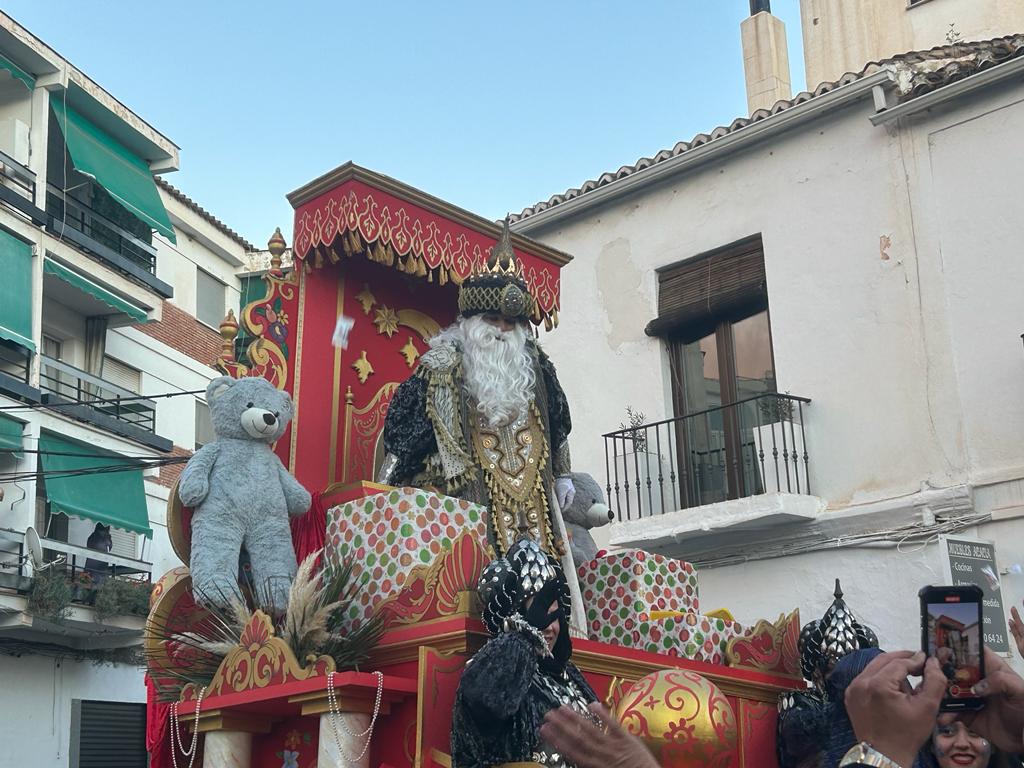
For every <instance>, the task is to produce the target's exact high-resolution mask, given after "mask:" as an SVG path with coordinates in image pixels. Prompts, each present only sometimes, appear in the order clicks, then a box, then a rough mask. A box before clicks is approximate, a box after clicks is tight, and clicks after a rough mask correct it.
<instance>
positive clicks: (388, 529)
mask: <svg viewBox="0 0 1024 768" xmlns="http://www.w3.org/2000/svg"><path fill="white" fill-rule="evenodd" d="M465 530H474V531H476V533H477V534H478V535H479V536H480V540H481V541H486V538H487V531H486V528H485V523H484V507H481V506H478V505H476V504H470V503H469V502H468V501H464V500H462V499H453V498H451V497H449V496H440V495H438V494H435V493H430V492H428V491H421V490H419V489H416V488H396V489H394V490H392V491H388V492H386V493H378V494H374V495H373V496H366V497H364V498H362V499H356V500H355V501H350V502H348V503H346V504H341V505H339V506H337V507H332V508H331V509H329V510H328V511H327V536H326V539H325V542H326V544H325V549H324V556H325V558H326V567H327V568H336V567H338V566H339V565H340V564H341V563H342V562H343V561H344V560H346V559H348V558H351V559H352V560H353V561H354V563H355V572H354V575H355V577H356V578H357V579H358V580H360V581H362V580H363V579H365V583H364V586H363V587H362V588H361V589H360V590H359V597H358V598H357V600H356V601H355V603H353V605H352V607H351V608H350V609H349V610H350V613H349V617H350V618H353V619H358V618H364V619H365V618H368V617H370V616H371V615H373V611H374V609H375V608H376V607H377V606H378V605H379V604H380V603H381V602H383V601H384V600H385V599H386V598H388V597H391V596H392V595H393V594H396V593H397V592H400V591H401V589H402V586H403V585H404V584H405V581H406V579H407V578H409V574H410V573H411V572H412V570H413V568H415V567H417V566H420V565H429V564H430V563H433V562H434V559H435V558H436V557H437V556H438V555H439V554H440V553H441V552H442V551H444V550H448V549H451V547H452V542H453V541H454V540H455V539H456V538H457V537H458V535H459V534H460V533H462V532H463V531H465Z"/></svg>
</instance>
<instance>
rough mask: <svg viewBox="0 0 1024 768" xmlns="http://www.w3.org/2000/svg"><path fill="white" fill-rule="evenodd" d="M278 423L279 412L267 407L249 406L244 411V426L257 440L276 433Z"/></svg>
mask: <svg viewBox="0 0 1024 768" xmlns="http://www.w3.org/2000/svg"><path fill="white" fill-rule="evenodd" d="M278 424H279V421H278V417H277V414H275V413H274V412H273V411H268V410H266V409H265V408H247V409H245V410H244V411H243V412H242V428H243V429H244V430H245V431H246V433H247V434H248V435H249V437H254V438H256V439H257V440H258V439H260V438H266V437H268V436H271V435H274V434H275V433H276V431H277V427H278Z"/></svg>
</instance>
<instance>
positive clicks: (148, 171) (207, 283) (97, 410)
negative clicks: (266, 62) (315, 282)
mask: <svg viewBox="0 0 1024 768" xmlns="http://www.w3.org/2000/svg"><path fill="white" fill-rule="evenodd" d="M177 167H178V147H176V146H175V145H174V143H173V142H172V141H171V140H170V139H168V138H167V137H165V136H163V135H162V134H161V133H160V132H159V131H157V130H156V129H155V128H153V127H152V126H150V125H149V124H148V123H146V122H145V120H144V119H143V118H142V117H140V116H139V115H136V114H135V113H134V112H132V111H131V109H129V108H128V107H127V106H125V105H124V104H122V103H120V102H119V101H117V99H116V98H115V97H114V96H113V95H111V94H109V93H108V92H106V91H105V90H104V89H103V88H102V87H101V86H100V85H99V84H97V83H96V82H94V81H93V80H91V79H90V78H89V77H88V76H87V75H86V74H84V73H83V72H82V71H80V70H79V69H77V68H76V67H74V66H73V65H72V64H71V63H69V62H68V61H66V60H65V59H63V58H62V57H61V56H60V55H59V54H57V53H56V52H55V51H53V50H52V49H51V48H49V47H48V46H47V45H46V44H45V43H44V42H43V41H41V40H40V39H39V38H37V37H35V36H34V35H32V34H31V33H30V32H29V31H27V30H25V29H24V28H22V27H20V26H19V25H18V24H17V23H16V22H14V21H13V20H12V19H10V18H9V17H7V16H6V15H3V14H0V270H2V280H0V493H2V498H0V563H2V567H0V680H3V683H4V684H3V686H2V690H0V708H2V709H3V710H4V712H5V715H4V717H2V718H0V743H2V744H3V745H4V756H3V759H2V760H0V762H3V763H4V764H10V765H16V764H28V765H38V766H71V767H72V768H76V767H78V768H86V767H87V766H107V765H111V764H114V762H116V761H121V762H117V764H145V763H144V762H136V763H133V762H132V761H135V760H143V761H144V760H145V747H144V741H143V740H144V730H143V729H144V725H145V700H146V688H145V686H144V681H143V671H142V670H141V669H140V668H139V667H138V666H137V665H135V664H131V663H114V662H111V661H110V659H124V658H127V655H126V654H125V649H131V648H136V649H137V648H138V647H139V645H140V643H141V636H142V628H143V624H144V615H140V614H143V613H144V610H145V606H144V605H141V606H140V605H139V604H138V600H136V604H135V605H134V607H133V608H132V609H130V610H124V611H121V612H120V613H118V614H115V615H112V616H111V615H107V613H108V612H109V611H108V610H104V611H101V610H100V608H99V607H97V606H99V605H100V604H101V601H100V600H99V598H98V597H97V595H98V592H97V591H96V587H97V586H98V585H100V586H101V585H103V584H107V583H109V582H110V581H111V580H112V579H113V576H114V575H116V576H117V579H118V580H123V581H124V582H125V583H126V584H128V583H129V582H130V581H131V580H135V581H137V582H139V583H148V582H149V581H150V579H153V580H155V579H158V578H159V577H160V576H161V575H162V574H163V573H164V572H166V571H167V570H169V569H170V568H172V567H175V566H176V565H179V563H178V561H177V559H176V557H175V556H174V554H173V552H172V550H171V547H170V544H169V541H168V537H167V532H166V527H165V509H166V505H167V498H168V494H169V491H170V486H171V485H172V484H173V482H174V479H175V478H176V477H177V474H178V473H179V472H180V470H181V468H182V464H181V463H180V462H181V461H183V460H184V459H185V458H186V457H187V456H188V455H190V453H191V451H192V450H194V449H195V448H196V446H197V445H199V444H201V443H202V442H204V441H207V440H209V439H211V436H212V435H211V427H210V423H209V414H208V412H207V411H206V409H205V404H204V403H203V390H204V389H205V387H206V384H207V382H208V381H209V380H210V379H211V378H212V377H213V376H215V375H216V372H215V371H214V369H213V368H212V367H211V366H212V364H213V362H214V361H215V360H216V358H217V356H218V354H219V352H220V350H221V337H220V334H219V333H218V331H217V326H218V325H219V324H220V322H221V320H222V319H223V318H224V316H225V314H226V312H227V310H228V308H229V307H238V302H239V291H240V281H239V276H238V273H239V272H240V271H242V270H244V269H247V268H248V267H247V264H248V261H247V254H248V252H250V251H253V250H254V248H253V247H252V246H251V245H250V244H249V243H248V242H246V241H245V239H243V238H242V237H241V236H240V235H238V234H237V233H235V232H233V231H232V230H230V229H229V228H228V227H227V226H225V225H224V224H223V223H221V222H220V221H218V220H217V219H216V218H215V217H213V216H212V215H211V214H209V213H208V212H206V211H204V210H203V209H202V208H201V207H199V206H198V205H197V204H196V203H195V202H193V201H192V200H190V199H189V198H188V197H186V196H185V195H184V194H182V193H181V192H179V191H178V190H176V189H175V188H174V187H172V186H171V185H170V184H168V183H167V182H166V181H164V180H163V179H160V178H157V177H155V176H154V174H165V173H169V172H171V171H174V170H175V169H177ZM190 393H191V394H190ZM168 460H172V461H177V462H178V463H169V462H168ZM111 469H114V470H117V471H107V470H111ZM97 523H102V524H107V525H109V526H110V534H111V539H112V549H111V551H110V552H109V553H102V552H100V553H98V552H96V551H94V550H90V549H89V548H88V546H87V544H88V541H89V537H90V534H92V533H93V532H94V530H95V529H96V525H97ZM29 529H33V530H34V531H35V532H36V534H37V536H38V538H39V540H40V548H41V550H42V552H41V562H33V561H35V560H37V559H38V554H39V553H36V554H34V553H33V552H32V551H31V550H32V547H31V537H32V535H31V534H28V535H26V532H27V531H28V530H29ZM90 559H91V560H92V562H91V563H89V562H87V561H88V560H90ZM83 571H85V573H86V575H84V576H83ZM48 580H49V581H48ZM44 582H45V583H48V584H56V587H55V589H56V591H57V593H59V592H60V584H61V583H65V584H70V587H71V589H72V597H73V602H72V603H71V604H70V605H69V606H68V607H67V608H66V609H64V610H63V613H64V615H63V616H55V615H54V614H53V613H52V612H51V611H50V610H49V608H48V607H47V606H51V607H52V603H44V602H40V600H42V598H41V597H40V596H41V595H43V591H42V590H39V591H36V589H37V587H38V586H39V585H40V584H42V583H44ZM58 582H59V583H58ZM130 586H131V585H130V584H129V587H130ZM101 588H102V586H101ZM132 594H137V593H132ZM33 595H35V597H33ZM66 597H67V595H66V594H65V595H64V598H60V597H59V595H58V597H57V598H53V599H55V600H58V603H60V600H63V599H65V598H66ZM142 599H143V600H144V592H143V598H142ZM103 659H105V660H107V661H106V663H103V664H97V662H98V661H99V660H103ZM98 744H100V745H102V748H101V749H97V745H98ZM115 758H116V761H115Z"/></svg>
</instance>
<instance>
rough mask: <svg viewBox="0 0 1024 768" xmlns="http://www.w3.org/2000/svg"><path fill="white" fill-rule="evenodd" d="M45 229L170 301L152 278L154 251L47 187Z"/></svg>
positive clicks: (168, 288) (160, 283) (167, 288)
mask: <svg viewBox="0 0 1024 768" xmlns="http://www.w3.org/2000/svg"><path fill="white" fill-rule="evenodd" d="M46 218H47V222H46V228H47V230H49V231H50V232H51V233H52V234H53V235H54V236H55V237H59V238H61V239H62V240H67V241H69V242H71V243H73V244H74V245H75V246H77V247H78V248H80V249H81V250H83V251H85V252H87V253H89V254H91V255H93V256H95V257H96V258H98V259H100V260H101V261H104V262H106V263H107V264H108V265H110V266H112V267H113V268H114V269H116V270H118V271H120V272H122V273H124V274H126V275H128V276H129V277H132V278H134V279H135V280H137V281H139V282H142V283H144V284H145V285H147V286H148V287H150V288H151V289H152V290H153V291H154V292H156V293H157V294H159V295H161V296H163V297H164V298H170V297H171V296H173V295H174V291H173V289H172V288H171V286H169V285H168V284H167V283H165V282H163V281H162V280H159V279H158V278H157V277H156V248H155V247H154V246H153V245H151V244H149V243H146V242H143V241H142V240H140V239H139V238H137V237H136V236H135V235H133V234H132V233H131V232H129V231H128V230H126V229H125V228H124V227H121V226H118V225H117V224H115V223H114V222H112V221H111V220H110V219H108V218H106V217H104V216H103V215H101V214H99V213H97V212H96V211H94V210H93V209H92V208H90V207H89V206H87V205H85V204H84V203H82V202H80V201H78V200H76V199H75V198H73V197H71V196H70V195H67V194H65V193H64V192H62V191H61V190H60V188H58V187H55V186H53V185H52V184H48V185H47V188H46Z"/></svg>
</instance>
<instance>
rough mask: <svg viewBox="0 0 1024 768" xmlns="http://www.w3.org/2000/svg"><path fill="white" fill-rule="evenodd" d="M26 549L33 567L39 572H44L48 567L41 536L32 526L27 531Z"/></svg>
mask: <svg viewBox="0 0 1024 768" xmlns="http://www.w3.org/2000/svg"><path fill="white" fill-rule="evenodd" d="M25 549H26V551H27V553H28V557H29V558H30V559H31V560H32V567H33V568H35V569H36V570H37V571H40V570H42V569H43V566H44V565H46V563H44V562H43V545H42V544H40V543H39V534H38V533H36V529H35V528H33V527H32V526H29V527H28V528H26V529H25Z"/></svg>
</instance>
